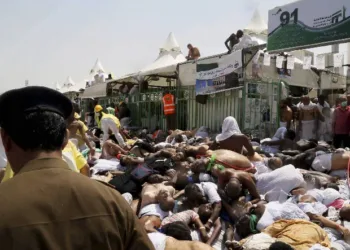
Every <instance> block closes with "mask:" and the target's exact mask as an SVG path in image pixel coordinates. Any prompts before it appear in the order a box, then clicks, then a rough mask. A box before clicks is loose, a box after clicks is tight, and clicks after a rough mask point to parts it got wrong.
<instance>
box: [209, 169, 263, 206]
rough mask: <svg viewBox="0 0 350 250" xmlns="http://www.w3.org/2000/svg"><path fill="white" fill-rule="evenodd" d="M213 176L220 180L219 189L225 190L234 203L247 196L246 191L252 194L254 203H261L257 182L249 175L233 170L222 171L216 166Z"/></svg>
mask: <svg viewBox="0 0 350 250" xmlns="http://www.w3.org/2000/svg"><path fill="white" fill-rule="evenodd" d="M212 174H213V175H214V176H215V177H217V178H218V188H219V189H221V190H223V191H224V192H225V194H226V195H227V197H228V198H229V199H231V200H232V201H235V200H239V199H240V197H242V196H246V194H245V192H246V191H247V192H248V193H249V194H250V196H251V199H252V201H251V202H252V203H257V202H259V201H260V199H261V198H260V195H259V193H258V191H257V189H256V186H255V182H254V180H253V178H252V176H251V175H250V174H249V173H247V172H244V171H237V170H233V169H223V170H220V169H219V168H217V166H214V168H213V170H212Z"/></svg>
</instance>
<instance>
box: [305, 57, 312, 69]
mask: <svg viewBox="0 0 350 250" xmlns="http://www.w3.org/2000/svg"><path fill="white" fill-rule="evenodd" d="M311 62H312V57H311V56H305V57H304V61H303V69H310V68H311Z"/></svg>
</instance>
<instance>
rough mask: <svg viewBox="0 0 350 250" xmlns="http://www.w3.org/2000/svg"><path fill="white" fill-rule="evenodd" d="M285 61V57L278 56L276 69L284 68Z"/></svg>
mask: <svg viewBox="0 0 350 250" xmlns="http://www.w3.org/2000/svg"><path fill="white" fill-rule="evenodd" d="M283 60H284V56H277V57H276V67H277V68H279V69H282V68H283Z"/></svg>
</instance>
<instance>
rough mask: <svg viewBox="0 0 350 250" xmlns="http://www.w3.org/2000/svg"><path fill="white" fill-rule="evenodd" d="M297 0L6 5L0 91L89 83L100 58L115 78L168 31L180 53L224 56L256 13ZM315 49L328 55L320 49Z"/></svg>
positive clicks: (30, 0) (88, 0)
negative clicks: (69, 82)
mask: <svg viewBox="0 0 350 250" xmlns="http://www.w3.org/2000/svg"><path fill="white" fill-rule="evenodd" d="M288 2H292V0H264V1H262V0H260V1H258V0H216V1H209V0H201V1H199V0H193V1H185V0H177V1H164V0H163V1H161V0H148V1H141V0H135V1H130V0H129V1H126V0H99V1H97V0H59V1H57V0H1V1H0V34H1V38H0V82H1V84H0V92H3V91H5V90H8V89H11V88H16V87H21V86H23V85H24V82H25V80H26V79H29V84H30V85H45V86H49V87H53V86H54V85H53V83H54V82H56V81H58V82H59V83H62V82H64V80H65V79H66V78H67V76H69V75H70V76H72V78H73V80H75V81H76V82H79V81H82V80H84V79H86V78H87V77H88V75H89V70H90V69H91V67H92V66H93V64H94V62H95V61H96V59H97V58H99V59H100V60H101V62H102V64H103V66H104V68H105V69H106V71H109V72H113V73H114V75H116V76H121V75H124V74H127V73H132V72H135V71H138V70H140V69H141V68H143V67H144V66H146V65H148V64H149V63H151V62H152V61H153V60H155V59H156V57H157V55H158V51H159V47H160V46H162V45H163V43H164V41H165V39H166V38H167V36H168V34H169V32H174V34H175V37H176V38H177V40H178V42H179V44H180V45H181V47H182V51H183V52H184V53H187V49H186V44H188V43H192V44H193V45H195V46H197V47H198V48H199V49H200V50H201V54H202V56H208V55H212V54H215V53H221V52H224V51H225V47H224V44H223V43H224V41H225V39H226V38H227V37H228V36H229V35H230V34H231V33H232V32H235V31H236V30H237V29H240V28H241V29H243V28H244V27H245V26H246V25H247V24H248V23H249V21H250V19H251V17H252V14H253V12H254V10H255V8H258V9H259V10H260V12H261V14H262V15H263V17H264V18H265V20H266V21H267V12H268V10H269V9H271V8H274V7H276V6H278V5H283V4H285V3H288ZM317 51H324V49H321V50H320V49H318V50H317Z"/></svg>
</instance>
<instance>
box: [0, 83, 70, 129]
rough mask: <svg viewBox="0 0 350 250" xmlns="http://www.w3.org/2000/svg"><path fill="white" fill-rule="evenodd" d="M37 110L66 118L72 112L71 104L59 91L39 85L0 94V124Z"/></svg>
mask: <svg viewBox="0 0 350 250" xmlns="http://www.w3.org/2000/svg"><path fill="white" fill-rule="evenodd" d="M37 111H50V112H54V113H57V114H59V115H60V116H62V117H63V118H64V119H67V118H68V117H70V116H71V114H72V112H73V105H72V102H71V101H70V100H69V99H68V98H67V97H66V96H64V95H63V94H61V93H60V92H58V91H56V90H53V89H50V88H46V87H39V86H29V87H24V88H20V89H13V90H10V91H7V92H5V93H3V94H2V95H1V96H0V125H3V124H4V123H6V124H11V123H12V120H13V122H15V121H20V120H21V119H22V118H24V116H25V115H27V114H29V113H33V112H37Z"/></svg>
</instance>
